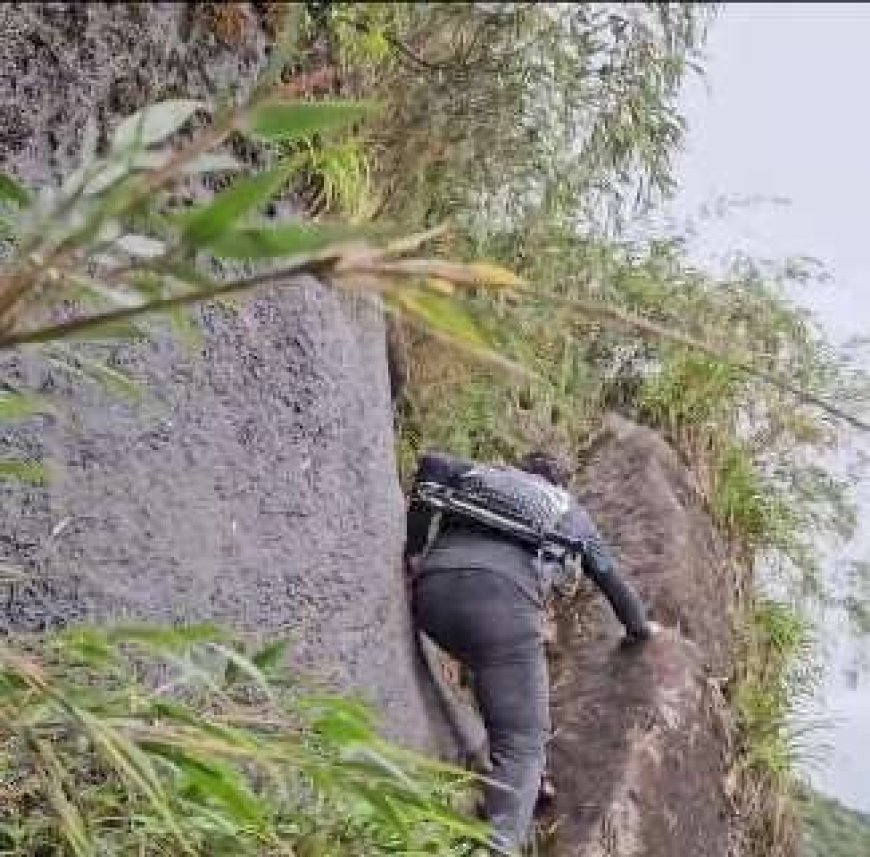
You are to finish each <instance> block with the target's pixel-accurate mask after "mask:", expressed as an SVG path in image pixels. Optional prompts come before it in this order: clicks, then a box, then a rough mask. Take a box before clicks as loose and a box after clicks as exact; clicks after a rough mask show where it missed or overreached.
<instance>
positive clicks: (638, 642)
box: [622, 619, 664, 648]
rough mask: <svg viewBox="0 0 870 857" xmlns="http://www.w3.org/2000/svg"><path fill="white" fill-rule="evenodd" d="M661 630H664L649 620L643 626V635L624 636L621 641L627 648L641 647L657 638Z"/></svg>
mask: <svg viewBox="0 0 870 857" xmlns="http://www.w3.org/2000/svg"><path fill="white" fill-rule="evenodd" d="M663 630H664V628H663V627H662V626H661V625H660V624H659V623H658V622H654V621H653V620H651V619H650V620H648V621H647V623H646V625H645V626H644V633H643V634H626V635H625V637H623V639H622V644H623V645H624V646H626V647H629V648H634V647H635V646H643V645H644V644H645V643H648V642H649V641H650V640H654V639H655V638H656V637H658V636H659V635H660V634H661V633H662V631H663Z"/></svg>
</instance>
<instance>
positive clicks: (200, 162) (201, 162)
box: [132, 151, 244, 175]
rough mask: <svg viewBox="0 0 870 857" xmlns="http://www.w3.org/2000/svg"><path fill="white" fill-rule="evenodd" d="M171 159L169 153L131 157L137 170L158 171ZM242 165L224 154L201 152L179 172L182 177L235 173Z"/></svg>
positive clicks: (141, 153) (140, 153) (148, 153)
mask: <svg viewBox="0 0 870 857" xmlns="http://www.w3.org/2000/svg"><path fill="white" fill-rule="evenodd" d="M171 157H172V152H171V151H169V152H168V151H156V152H139V153H138V154H136V155H134V157H133V162H132V163H133V167H134V169H137V170H145V171H148V170H159V169H161V168H162V167H165V166H166V164H167V163H168V162H169V159H170V158H171ZM243 166H244V165H243V164H242V163H241V162H240V161H238V160H236V158H234V157H233V156H232V155H230V154H228V153H226V152H203V153H202V154H201V155H198V156H197V157H195V158H194V159H193V160H192V161H188V162H187V163H185V164H184V165H183V166H182V168H181V172H182V173H183V174H184V175H200V174H202V173H220V172H236V171H237V170H240V169H242V168H243Z"/></svg>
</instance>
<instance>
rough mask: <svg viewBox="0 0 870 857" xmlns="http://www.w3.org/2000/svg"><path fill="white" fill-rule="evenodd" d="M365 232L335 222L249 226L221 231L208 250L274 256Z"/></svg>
mask: <svg viewBox="0 0 870 857" xmlns="http://www.w3.org/2000/svg"><path fill="white" fill-rule="evenodd" d="M369 231H370V230H369ZM366 233H367V230H365V229H361V228H358V229H354V228H352V227H347V226H342V225H338V224H316V223H293V224H289V225H285V226H273V227H261V228H255V227H251V228H245V229H237V230H233V231H230V232H227V233H225V234H224V235H222V236H221V237H220V238H218V239H217V240H216V241H214V242H213V243H212V244H211V249H212V250H213V251H214V253H215V254H216V255H217V256H220V257H221V258H223V259H275V258H280V257H287V256H296V255H299V254H302V253H311V252H314V251H316V250H322V249H324V248H326V247H329V246H330V245H332V244H336V243H339V242H343V241H348V240H353V239H356V238H360V237H362V236H363V235H365V234H366Z"/></svg>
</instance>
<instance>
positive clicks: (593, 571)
mask: <svg viewBox="0 0 870 857" xmlns="http://www.w3.org/2000/svg"><path fill="white" fill-rule="evenodd" d="M570 525H571V530H572V532H573V533H574V534H575V535H576V536H577V537H579V538H581V539H582V540H583V544H584V550H583V571H584V573H585V574H586V575H587V576H588V577H589V578H590V579H591V580H592V581H593V582H594V583H595V585H596V586H597V587H598V588H599V589H600V590H601V592H602V593H603V594H604V597H605V598H606V599H607V600H608V602H610V606H611V607H612V608H613V612H614V613H615V614H616V618H617V619H619V621H620V622H621V623H622V624H623V626H624V627H625V630H626V632H627V634H628V636H629V637H630V638H631V639H634V640H646V639H648V638H649V637H650V636H652V634H653V633H654V629H655V625H653V624H652V623H651V622H649V620H648V619H647V616H646V608H645V607H644V604H643V601H641V599H640V597H639V596H638V594H637V592H635V590H634V588H633V587H632V586H631V584H629V582H628V581H627V580H626V579H625V578H624V577H622V575H620V574H619V572H618V571H617V569H616V564H615V563H614V561H613V557H612V556H611V555H610V551H609V550H608V549H607V546H606V545H605V543H604V540H603V539H602V538H601V535H600V534H599V532H598V530H597V528H596V527H595V525H594V524H593V523H592V520H591V519H590V518H589V516H588V515H587V514H586V513H585V512H584V511H583V510H582V509H581V508H579V507H578V508H577V509H576V511H575V512H574V513H573V515H572V520H571V521H570Z"/></svg>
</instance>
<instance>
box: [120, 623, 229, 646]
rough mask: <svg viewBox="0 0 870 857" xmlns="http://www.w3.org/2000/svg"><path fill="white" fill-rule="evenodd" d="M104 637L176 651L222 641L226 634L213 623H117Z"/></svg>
mask: <svg viewBox="0 0 870 857" xmlns="http://www.w3.org/2000/svg"><path fill="white" fill-rule="evenodd" d="M106 639H107V640H109V641H110V642H112V643H139V644H141V645H144V646H145V647H146V648H149V649H151V650H152V651H168V652H178V651H183V650H185V649H189V648H190V647H191V646H194V645H202V644H204V643H218V642H221V641H224V640H226V639H227V635H226V633H225V632H223V631H221V630H220V629H219V628H217V627H216V626H214V625H187V626H185V627H181V628H160V627H151V626H150V625H119V626H117V627H115V628H112V629H111V630H109V631H107V632H106Z"/></svg>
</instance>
